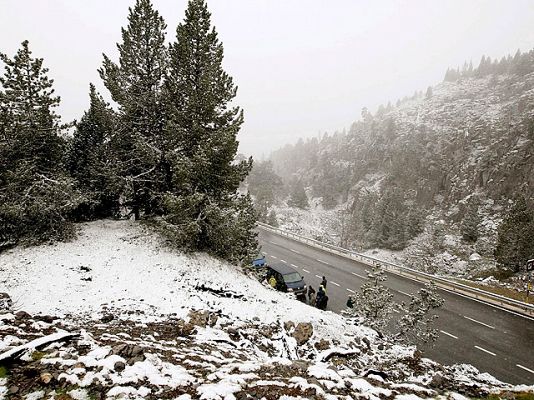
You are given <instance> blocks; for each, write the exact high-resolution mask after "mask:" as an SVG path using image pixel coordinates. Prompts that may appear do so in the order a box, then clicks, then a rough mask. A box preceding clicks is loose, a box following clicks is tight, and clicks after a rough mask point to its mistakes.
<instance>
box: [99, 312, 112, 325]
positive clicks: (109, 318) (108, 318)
mask: <svg viewBox="0 0 534 400" xmlns="http://www.w3.org/2000/svg"><path fill="white" fill-rule="evenodd" d="M114 319H115V317H114V316H113V315H112V314H105V315H104V316H102V318H100V321H101V322H103V323H105V324H107V323H108V322H111V321H113V320H114Z"/></svg>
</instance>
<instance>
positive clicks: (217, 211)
mask: <svg viewBox="0 0 534 400" xmlns="http://www.w3.org/2000/svg"><path fill="white" fill-rule="evenodd" d="M210 18H211V15H210V13H209V11H208V9H207V6H206V3H205V2H204V1H203V0H191V1H189V4H188V7H187V10H186V14H185V20H184V22H183V23H181V24H179V25H178V28H177V30H176V42H175V43H173V44H171V48H170V69H169V76H168V79H167V81H166V90H167V97H168V100H169V102H168V112H169V121H168V124H167V130H166V139H167V143H168V146H169V149H171V154H170V159H171V160H172V171H173V181H172V195H170V196H168V199H167V200H168V202H167V210H168V211H169V213H170V214H169V215H168V217H167V221H168V222H171V223H172V224H174V225H176V226H180V227H181V228H179V231H180V232H182V233H181V235H179V236H180V241H181V242H184V243H187V244H188V245H190V246H191V247H193V248H196V249H206V250H211V251H212V252H214V253H215V254H218V255H220V256H223V257H226V258H228V259H231V260H233V261H237V260H240V259H245V258H249V257H250V256H251V255H252V254H253V253H254V252H255V250H256V241H255V235H254V233H253V232H252V229H253V227H254V224H255V216H254V211H253V208H252V205H251V200H250V198H249V197H248V196H240V195H239V194H238V193H237V189H238V187H239V184H240V183H241V182H242V181H243V180H244V179H245V177H246V176H247V174H248V172H249V171H250V169H251V167H252V159H249V160H245V161H241V162H235V161H234V160H235V156H236V152H237V147H238V141H237V139H236V135H237V133H238V131H239V128H240V126H241V124H242V123H243V112H242V110H241V109H240V108H239V107H237V106H232V105H231V102H232V100H233V99H234V98H235V96H236V90H237V87H235V86H234V83H233V80H232V78H231V77H230V76H229V75H228V74H227V73H226V72H225V71H224V70H223V68H222V61H223V46H222V44H221V43H220V42H219V39H218V36H217V32H216V31H215V28H212V27H211V21H210ZM238 244H239V245H238ZM234 247H235V248H238V249H239V251H237V252H236V251H235V250H233V248H234Z"/></svg>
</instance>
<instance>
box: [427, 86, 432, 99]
mask: <svg viewBox="0 0 534 400" xmlns="http://www.w3.org/2000/svg"><path fill="white" fill-rule="evenodd" d="M425 97H426V98H427V99H431V98H432V86H429V87H428V88H427V89H426V94H425Z"/></svg>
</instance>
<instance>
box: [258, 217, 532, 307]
mask: <svg viewBox="0 0 534 400" xmlns="http://www.w3.org/2000/svg"><path fill="white" fill-rule="evenodd" d="M258 225H259V226H260V227H261V228H263V229H265V230H268V231H271V232H273V233H275V234H277V235H280V236H284V237H287V238H290V239H293V240H295V241H297V242H301V243H305V244H307V245H309V246H312V247H316V248H320V249H322V250H326V251H329V252H330V253H333V254H337V255H339V256H342V257H346V258H349V259H351V260H354V261H359V262H361V263H363V264H366V265H369V266H375V265H377V264H379V265H380V266H381V267H383V268H384V269H385V270H386V271H388V272H391V273H394V274H397V275H400V276H404V277H408V278H410V279H413V280H416V281H419V282H423V283H428V282H430V281H432V282H434V283H435V284H436V286H438V287H440V288H442V289H446V290H449V291H452V292H454V293H457V294H461V295H464V296H467V297H471V298H474V299H477V300H480V301H483V302H485V303H489V304H493V305H498V306H500V307H502V308H504V309H506V310H509V311H514V312H517V313H521V314H523V315H527V316H529V317H534V305H532V304H528V303H525V302H523V301H519V300H515V299H511V298H509V297H505V296H501V295H498V294H495V293H491V292H488V291H485V290H482V289H478V288H474V287H471V286H468V285H464V284H462V283H458V282H454V281H451V280H450V279H447V278H443V277H441V276H437V275H432V274H428V273H426V272H422V271H418V270H415V269H413V268H409V267H405V266H403V265H398V264H394V263H392V262H389V261H384V260H379V259H377V258H374V257H370V256H366V255H364V254H360V253H357V252H355V251H352V250H348V249H344V248H342V247H339V246H335V245H332V244H328V243H324V242H321V241H319V240H315V239H311V238H308V237H305V236H301V235H298V234H296V233H293V232H288V231H285V230H283V229H279V228H275V227H273V226H271V225H267V224H264V223H262V222H258Z"/></svg>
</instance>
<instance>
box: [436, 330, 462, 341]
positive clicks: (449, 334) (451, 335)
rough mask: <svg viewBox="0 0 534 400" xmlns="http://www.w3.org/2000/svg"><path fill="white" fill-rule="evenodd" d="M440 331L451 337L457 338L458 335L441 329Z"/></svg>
mask: <svg viewBox="0 0 534 400" xmlns="http://www.w3.org/2000/svg"><path fill="white" fill-rule="evenodd" d="M440 332H441V333H444V334H445V335H447V336H450V337H451V338H453V339H458V336H454V335H453V334H452V333H449V332H445V331H441V330H440Z"/></svg>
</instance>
